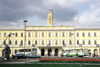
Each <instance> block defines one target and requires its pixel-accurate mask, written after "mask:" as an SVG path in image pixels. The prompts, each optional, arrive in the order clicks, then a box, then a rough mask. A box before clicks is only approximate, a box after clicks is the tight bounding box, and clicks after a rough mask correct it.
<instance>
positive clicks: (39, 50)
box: [37, 48, 41, 56]
mask: <svg viewBox="0 0 100 67" xmlns="http://www.w3.org/2000/svg"><path fill="white" fill-rule="evenodd" d="M37 54H38V55H39V56H41V49H40V48H38V52H37Z"/></svg>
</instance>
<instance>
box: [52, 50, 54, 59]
mask: <svg viewBox="0 0 100 67" xmlns="http://www.w3.org/2000/svg"><path fill="white" fill-rule="evenodd" d="M52 57H54V48H52Z"/></svg>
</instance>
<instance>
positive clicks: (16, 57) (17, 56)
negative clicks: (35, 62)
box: [13, 54, 27, 59]
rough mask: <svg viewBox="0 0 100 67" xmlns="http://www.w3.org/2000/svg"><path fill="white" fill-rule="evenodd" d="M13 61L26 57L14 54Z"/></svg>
mask: <svg viewBox="0 0 100 67" xmlns="http://www.w3.org/2000/svg"><path fill="white" fill-rule="evenodd" d="M13 58H14V59H22V58H27V56H25V55H24V54H16V55H15V56H13Z"/></svg>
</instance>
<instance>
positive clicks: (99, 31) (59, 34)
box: [0, 11, 100, 56]
mask: <svg viewBox="0 0 100 67" xmlns="http://www.w3.org/2000/svg"><path fill="white" fill-rule="evenodd" d="M5 33H6V34H5ZM10 33H14V35H12V36H11V37H10V40H11V45H9V37H8V38H7V40H6V44H8V45H9V46H10V49H11V54H10V56H11V55H12V54H15V50H19V49H24V45H25V49H26V48H30V49H34V48H35V49H37V54H38V55H40V56H46V55H48V49H51V54H52V56H54V54H55V51H56V49H57V50H58V56H61V54H62V53H63V50H68V49H84V50H91V56H92V54H94V53H95V51H94V50H96V55H99V56H100V47H99V46H98V45H99V44H100V28H97V27H74V26H54V25H53V12H52V11H49V12H48V17H47V26H27V27H26V44H24V41H25V31H24V28H22V27H0V56H3V52H2V51H3V49H4V48H5V46H4V44H3V42H4V40H5V39H6V37H7V36H8V35H9V34H10ZM16 33H17V35H16ZM83 33H84V34H83ZM89 33H90V35H89ZM22 34H23V35H22ZM15 41H17V43H15ZM21 41H22V42H23V45H22V46H20V44H21ZM29 41H30V43H29ZM36 41H37V42H36ZM77 41H79V43H77ZM83 41H84V43H83ZM89 41H90V43H89ZM33 44H35V47H32V45H33ZM48 44H50V47H47V45H48ZM64 44H65V46H63V45H64ZM79 44H81V45H82V46H79ZM43 52H44V53H43Z"/></svg>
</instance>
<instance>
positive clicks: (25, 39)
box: [24, 20, 28, 57]
mask: <svg viewBox="0 0 100 67" xmlns="http://www.w3.org/2000/svg"><path fill="white" fill-rule="evenodd" d="M26 22H28V21H27V20H24V23H25V24H24V35H25V36H24V57H25V45H26Z"/></svg>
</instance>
